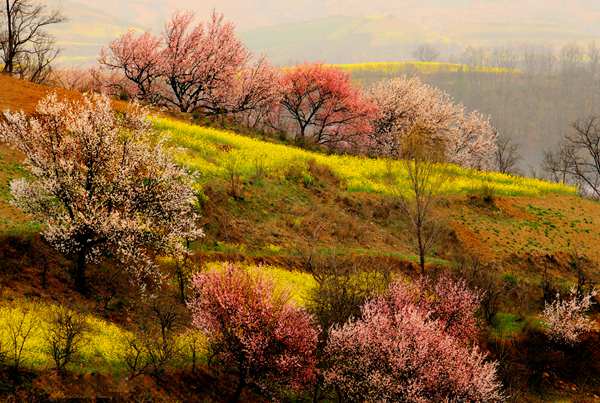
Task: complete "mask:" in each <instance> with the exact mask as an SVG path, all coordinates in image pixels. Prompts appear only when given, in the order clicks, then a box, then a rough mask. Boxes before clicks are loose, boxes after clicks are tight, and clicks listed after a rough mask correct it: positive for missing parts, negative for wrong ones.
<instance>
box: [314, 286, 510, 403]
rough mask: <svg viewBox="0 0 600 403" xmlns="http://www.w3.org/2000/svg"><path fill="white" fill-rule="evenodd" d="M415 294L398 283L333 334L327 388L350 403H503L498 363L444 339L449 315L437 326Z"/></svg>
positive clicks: (457, 341)
mask: <svg viewBox="0 0 600 403" xmlns="http://www.w3.org/2000/svg"><path fill="white" fill-rule="evenodd" d="M458 287H459V288H462V286H458ZM415 291H416V290H415V288H413V287H411V286H407V285H405V284H403V283H395V284H393V285H392V286H391V287H390V290H389V292H388V294H387V295H385V296H381V297H378V298H376V299H374V300H372V301H370V302H368V303H366V304H365V305H364V306H363V308H362V315H361V318H360V319H358V320H354V321H350V322H348V323H346V324H345V325H344V326H341V327H335V328H333V329H332V330H331V332H330V337H329V342H328V345H327V348H326V354H327V356H328V359H329V360H330V362H331V363H332V365H331V367H330V368H329V369H328V370H326V372H325V379H326V382H327V383H328V384H329V385H330V386H334V387H335V388H337V390H339V391H340V392H341V393H342V394H343V395H344V397H347V398H348V399H350V400H352V401H411V402H425V401H448V400H450V401H487V402H489V401H500V400H502V398H503V395H502V393H501V387H500V383H499V382H498V379H497V376H496V364H495V363H492V362H487V361H486V357H485V354H483V353H481V352H479V350H478V349H477V348H476V347H473V348H469V347H468V346H467V345H465V344H464V342H463V341H462V340H460V339H459V338H457V337H454V336H453V335H452V334H451V332H446V331H445V327H446V325H447V324H448V323H450V322H446V323H444V315H440V314H441V313H443V312H447V311H446V310H444V309H442V310H441V311H439V312H438V313H437V314H438V315H439V316H440V319H439V320H436V319H435V316H436V313H435V311H432V310H430V309H428V308H427V304H424V303H419V302H418V300H415ZM417 291H418V288H417ZM443 299H445V298H443V297H442V300H443ZM452 301H453V299H448V302H449V303H450V304H451V305H454V306H455V307H457V308H458V310H459V311H462V310H463V309H461V308H459V306H460V304H458V305H457V304H455V303H454V302H452ZM470 310H471V306H469V307H468V308H467V309H466V312H465V313H466V314H468V312H469V311H470Z"/></svg>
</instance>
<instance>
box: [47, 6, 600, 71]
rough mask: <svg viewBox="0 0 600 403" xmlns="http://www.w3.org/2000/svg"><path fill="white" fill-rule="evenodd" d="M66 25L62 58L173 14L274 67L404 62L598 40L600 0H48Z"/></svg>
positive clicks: (87, 53) (155, 25)
mask: <svg viewBox="0 0 600 403" xmlns="http://www.w3.org/2000/svg"><path fill="white" fill-rule="evenodd" d="M48 1H49V2H50V3H51V4H59V5H60V6H61V8H62V9H63V12H64V13H65V15H66V16H67V17H69V18H70V21H69V22H68V23H67V24H65V25H64V26H63V27H60V28H59V29H58V30H57V31H56V32H57V36H58V38H59V40H60V41H61V43H62V44H63V47H65V48H66V52H65V53H66V54H67V55H68V56H69V57H71V58H74V57H79V56H81V57H82V58H89V57H91V55H93V54H95V53H97V51H98V49H99V47H100V46H102V44H105V43H107V41H108V40H110V38H113V37H114V36H116V35H118V34H119V33H120V32H123V31H124V30H126V29H127V28H129V27H136V28H141V29H152V30H154V31H155V32H156V31H158V30H160V29H161V27H162V26H163V23H164V21H165V19H166V18H168V16H169V15H171V14H172V13H173V12H174V11H176V10H193V11H195V12H196V13H197V14H198V16H199V17H201V18H205V17H206V16H207V15H208V14H209V13H210V12H211V10H213V9H215V10H217V11H219V12H222V13H224V14H225V16H226V18H227V19H228V20H230V21H233V22H234V23H235V24H236V26H237V28H238V32H239V33H240V35H241V37H242V38H243V39H244V40H245V41H246V42H247V43H248V44H249V46H250V47H251V48H252V49H253V50H254V51H256V52H260V53H266V54H267V55H269V56H271V57H272V58H273V59H274V60H275V61H276V62H277V63H285V62H287V61H290V60H303V59H304V60H305V59H309V58H315V57H316V58H319V59H320V60H323V61H334V62H338V61H349V62H350V61H362V60H364V59H369V60H375V59H377V60H389V59H399V58H404V57H406V56H407V54H409V53H410V49H411V48H414V47H415V46H416V45H418V44H419V43H423V42H431V43H436V44H438V45H440V46H442V47H445V48H447V49H458V48H460V47H464V46H466V45H487V46H490V45H496V44H501V45H506V44H515V43H518V44H521V43H536V44H539V43H549V44H556V43H565V42H572V41H577V42H588V41H591V40H595V39H597V38H600V0H477V1H476V0H366V1H365V0H127V1H124V0H102V1H90V0H48Z"/></svg>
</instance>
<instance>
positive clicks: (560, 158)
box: [530, 142, 571, 183]
mask: <svg viewBox="0 0 600 403" xmlns="http://www.w3.org/2000/svg"><path fill="white" fill-rule="evenodd" d="M569 154H571V151H570V148H568V146H567V145H566V143H564V142H563V143H562V144H561V145H560V146H559V147H558V149H557V150H554V151H544V160H543V161H542V170H543V171H544V172H545V173H546V175H547V176H548V178H549V179H550V180H553V181H554V182H559V183H567V179H568V165H569V162H568V155H569ZM532 169H533V167H532ZM530 176H532V177H537V175H533V174H530Z"/></svg>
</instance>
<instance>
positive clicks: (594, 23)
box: [49, 0, 600, 174]
mask: <svg viewBox="0 0 600 403" xmlns="http://www.w3.org/2000/svg"><path fill="white" fill-rule="evenodd" d="M49 3H50V5H51V6H53V7H60V8H61V9H62V11H63V13H64V14H65V16H67V17H68V18H69V20H68V22H66V23H64V24H60V25H58V26H56V27H55V28H53V33H54V34H55V35H56V37H57V39H58V45H59V46H60V47H61V48H62V49H63V52H62V56H61V59H60V63H61V64H63V65H74V66H86V65H90V64H93V63H94V62H95V60H96V58H97V55H98V53H99V51H100V49H101V48H102V47H103V46H105V45H106V44H107V43H109V42H110V41H111V40H112V39H114V38H115V37H116V36H118V35H120V34H122V33H123V32H125V31H126V30H128V29H136V30H140V31H143V30H150V31H153V32H159V31H160V30H161V29H162V26H163V24H164V21H165V20H166V19H167V18H168V17H169V16H170V15H171V14H172V13H173V12H175V11H176V10H192V11H195V12H196V13H197V15H198V17H199V18H202V19H206V18H207V17H208V16H209V15H210V13H211V11H212V10H216V11H218V12H221V13H224V14H225V17H226V19H227V20H229V21H232V22H233V23H234V24H235V25H236V27H237V32H238V34H239V36H240V37H241V38H242V40H243V41H244V42H245V43H246V44H247V45H248V47H249V48H250V49H251V50H252V51H253V52H254V53H255V54H258V55H265V56H267V57H268V58H269V59H270V60H271V62H272V63H273V64H275V65H290V64H295V63H301V62H304V61H321V62H325V63H363V62H378V61H408V60H416V59H422V60H428V61H429V60H436V61H443V62H452V63H461V64H466V65H471V66H488V67H504V68H506V69H508V70H506V71H504V72H501V73H498V72H497V71H490V72H485V71H473V70H468V69H465V70H459V71H458V72H448V71H444V70H440V71H439V72H434V73H428V74H425V73H423V72H420V71H418V70H408V71H404V72H401V73H400V72H397V73H393V74H388V73H385V72H369V73H360V72H357V73H355V74H354V79H355V80H356V81H358V82H360V83H362V84H363V85H370V84H371V83H373V82H375V81H377V80H379V79H382V78H387V77H390V76H393V75H398V74H409V75H412V74H415V75H419V76H421V77H422V78H423V80H425V81H426V82H428V83H431V84H433V85H436V86H438V87H440V88H442V89H443V90H445V91H446V92H448V93H449V94H450V95H452V96H453V97H454V98H455V99H456V100H457V101H459V102H462V103H464V104H465V105H466V106H467V107H468V108H470V109H478V110H480V111H481V112H483V113H486V114H489V115H490V116H491V118H492V122H493V124H494V126H495V127H496V128H497V129H498V130H499V132H500V134H501V135H502V136H506V137H508V138H511V139H513V140H514V141H515V142H517V143H519V144H520V145H521V155H522V156H523V161H522V162H521V166H520V167H521V170H522V171H524V173H527V174H531V173H532V171H535V172H539V171H540V169H539V167H540V163H541V160H542V157H543V151H544V150H546V149H551V148H553V147H555V146H556V145H557V144H558V143H559V141H560V139H561V138H562V137H563V136H564V134H565V133H567V132H568V130H569V129H570V126H571V124H572V123H573V122H574V121H575V120H577V119H579V118H584V117H587V116H589V115H593V114H599V115H600V105H599V102H600V99H599V98H600V96H599V93H600V50H599V47H598V46H600V1H597V0H480V1H470V0H404V1H402V0H397V1H393V2H392V1H389V0H371V1H368V2H365V1H364V0H363V1H354V0H294V1H280V0H263V1H258V0H221V1H194V0H129V1H126V2H124V1H122V0H103V1H102V2H97V1H85V0H52V1H50V2H49ZM597 40H598V45H596V41H597ZM420 47H421V48H422V47H426V48H427V49H429V50H431V52H425V54H423V52H421V54H419V53H417V52H416V50H417V49H419V48H420Z"/></svg>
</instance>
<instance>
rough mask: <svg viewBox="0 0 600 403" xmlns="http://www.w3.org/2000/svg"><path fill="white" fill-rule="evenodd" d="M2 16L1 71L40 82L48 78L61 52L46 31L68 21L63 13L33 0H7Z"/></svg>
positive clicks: (0, 27)
mask: <svg viewBox="0 0 600 403" xmlns="http://www.w3.org/2000/svg"><path fill="white" fill-rule="evenodd" d="M0 17H1V20H0V48H1V50H2V54H1V57H2V62H3V63H4V67H3V69H2V71H3V72H4V73H7V74H18V75H19V76H21V77H27V78H28V79H31V80H32V81H37V82H39V81H41V79H42V78H45V77H47V73H44V72H47V71H48V67H49V65H50V63H51V62H52V61H53V60H54V59H55V58H56V56H57V55H58V50H57V49H56V47H55V43H54V38H53V37H52V36H51V35H50V34H49V33H48V32H46V30H45V28H46V27H48V26H50V25H54V24H58V23H61V22H63V21H65V18H64V17H63V16H62V14H61V13H60V11H58V10H48V9H47V7H46V6H45V5H43V4H39V3H38V2H36V1H34V0H5V2H4V7H3V8H2V10H1V11H0Z"/></svg>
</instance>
